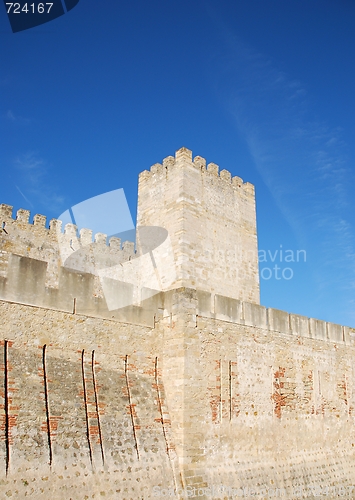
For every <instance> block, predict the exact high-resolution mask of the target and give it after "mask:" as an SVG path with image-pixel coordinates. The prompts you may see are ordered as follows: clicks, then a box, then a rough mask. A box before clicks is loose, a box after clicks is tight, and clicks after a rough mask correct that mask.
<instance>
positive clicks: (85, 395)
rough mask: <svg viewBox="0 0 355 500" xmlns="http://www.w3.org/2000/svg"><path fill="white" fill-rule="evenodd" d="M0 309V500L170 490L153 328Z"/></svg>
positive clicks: (170, 462) (166, 423)
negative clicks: (157, 486)
mask: <svg viewBox="0 0 355 500" xmlns="http://www.w3.org/2000/svg"><path fill="white" fill-rule="evenodd" d="M0 311H1V318H2V324H1V326H0V337H1V338H2V339H6V340H2V341H1V345H0V365H1V366H0V368H1V371H0V385H1V387H2V391H1V394H0V400H1V401H0V419H1V426H0V492H1V496H4V498H7V497H10V496H12V497H14V498H25V497H30V498H35V499H37V498H43V499H48V498H49V497H51V498H53V499H58V500H59V499H63V498H68V499H69V498H72V499H84V498H101V497H102V496H107V497H108V498H120V499H127V500H128V499H131V498H150V497H151V489H152V488H153V486H154V485H159V486H160V487H171V488H174V487H175V481H176V477H178V475H177V474H176V471H175V468H176V454H175V451H174V443H173V441H172V435H171V431H170V417H169V413H168V410H167V408H166V405H165V392H164V384H163V380H162V356H161V347H160V346H161V339H160V338H159V334H158V332H157V331H156V330H152V329H150V328H147V327H139V326H133V325H129V324H117V322H114V321H110V320H102V319H98V318H87V317H85V316H80V315H76V316H73V315H69V314H66V313H63V312H60V311H49V310H45V309H41V308H37V307H29V306H22V305H18V304H9V303H4V302H0ZM175 476H176V477H175Z"/></svg>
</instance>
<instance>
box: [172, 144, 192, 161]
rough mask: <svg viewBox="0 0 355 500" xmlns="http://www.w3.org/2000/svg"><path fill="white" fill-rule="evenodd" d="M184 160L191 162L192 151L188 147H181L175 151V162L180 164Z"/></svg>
mask: <svg viewBox="0 0 355 500" xmlns="http://www.w3.org/2000/svg"><path fill="white" fill-rule="evenodd" d="M184 162H187V163H189V164H192V151H191V150H190V149H187V148H184V147H182V148H180V149H178V150H177V151H176V153H175V163H176V164H180V163H184Z"/></svg>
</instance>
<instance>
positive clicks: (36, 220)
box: [33, 214, 47, 227]
mask: <svg viewBox="0 0 355 500" xmlns="http://www.w3.org/2000/svg"><path fill="white" fill-rule="evenodd" d="M46 220H47V217H46V216H45V215H40V214H36V215H34V216H33V225H34V226H41V227H46Z"/></svg>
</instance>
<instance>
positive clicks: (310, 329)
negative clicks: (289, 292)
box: [197, 291, 355, 345]
mask: <svg viewBox="0 0 355 500" xmlns="http://www.w3.org/2000/svg"><path fill="white" fill-rule="evenodd" d="M197 302H198V306H197V314H198V316H200V317H206V318H213V319H218V320H222V321H227V322H229V323H237V324H240V325H245V326H251V327H255V328H260V329H262V330H268V331H273V332H279V333H282V334H286V335H290V336H296V337H304V338H309V339H314V340H321V341H326V342H330V343H335V344H337V343H340V344H347V345H355V328H351V327H348V326H342V325H338V324H335V323H331V322H327V321H323V320H319V319H315V318H308V317H306V316H301V315H299V314H293V313H288V312H286V311H281V310H278V309H273V308H266V307H264V306H261V305H259V304H255V303H251V302H246V301H240V300H237V299H232V298H230V297H223V296H221V295H217V294H216V295H213V294H211V293H209V292H202V291H197Z"/></svg>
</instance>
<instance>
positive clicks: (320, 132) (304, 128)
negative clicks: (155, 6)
mask: <svg viewBox="0 0 355 500" xmlns="http://www.w3.org/2000/svg"><path fill="white" fill-rule="evenodd" d="M224 33H227V35H226V42H227V45H228V50H227V53H228V57H225V58H224V68H223V69H222V71H221V75H222V79H221V80H220V81H219V85H218V91H219V93H220V94H222V95H224V96H225V97H224V98H225V105H226V107H227V109H228V111H229V112H230V113H231V114H232V115H233V117H234V119H235V123H236V124H237V128H238V131H239V133H240V134H241V135H242V136H243V137H244V139H245V141H246V144H247V145H248V149H249V152H250V155H251V156H252V158H253V160H254V163H255V165H256V167H257V169H258V171H259V173H260V175H261V176H262V178H263V179H264V182H265V184H266V185H267V186H268V188H269V190H270V193H271V194H272V196H273V198H274V200H275V202H276V203H277V205H278V207H279V209H280V210H281V212H282V213H283V215H284V217H285V219H286V220H287V221H288V222H289V224H290V226H291V227H292V228H293V231H294V234H295V235H296V237H297V239H298V241H302V243H303V244H305V243H306V242H308V244H310V242H312V244H316V245H317V252H318V257H319V268H321V266H322V265H324V264H325V263H326V264H328V265H329V266H331V267H332V272H329V273H321V272H319V273H318V275H317V270H315V271H316V275H317V276H316V279H317V281H318V285H319V287H320V288H322V287H327V288H329V287H333V289H334V286H336V289H338V290H345V289H349V287H350V288H352V289H353V288H354V283H355V227H354V221H353V217H350V214H352V215H353V214H354V213H355V206H354V200H353V197H352V194H351V191H350V189H349V186H351V185H352V186H353V187H355V178H354V173H353V171H352V169H351V168H350V167H349V159H348V157H347V145H346V144H345V142H344V140H343V139H342V131H341V129H339V128H337V127H336V128H332V127H331V126H329V125H327V123H325V121H324V122H322V121H321V120H319V119H315V118H314V117H313V116H312V114H313V111H312V109H313V107H312V98H311V97H310V96H309V95H308V93H307V90H306V88H305V86H304V85H302V83H301V82H300V81H297V80H294V79H292V78H289V77H288V76H287V75H286V74H285V73H284V72H282V71H279V70H278V69H277V67H276V65H275V64H273V62H272V61H271V59H270V58H268V57H265V56H264V55H262V54H260V53H258V52H256V51H255V50H253V49H252V48H250V47H248V46H247V45H246V44H245V43H243V42H241V41H240V40H238V39H237V38H235V37H234V36H232V35H231V34H230V33H228V31H227V30H225V31H224ZM314 241H316V243H313V242H314ZM306 244H307V243H306ZM351 296H352V297H353V293H352V295H351ZM351 296H350V294H349V295H348V296H347V300H348V305H349V311H350V301H351Z"/></svg>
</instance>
